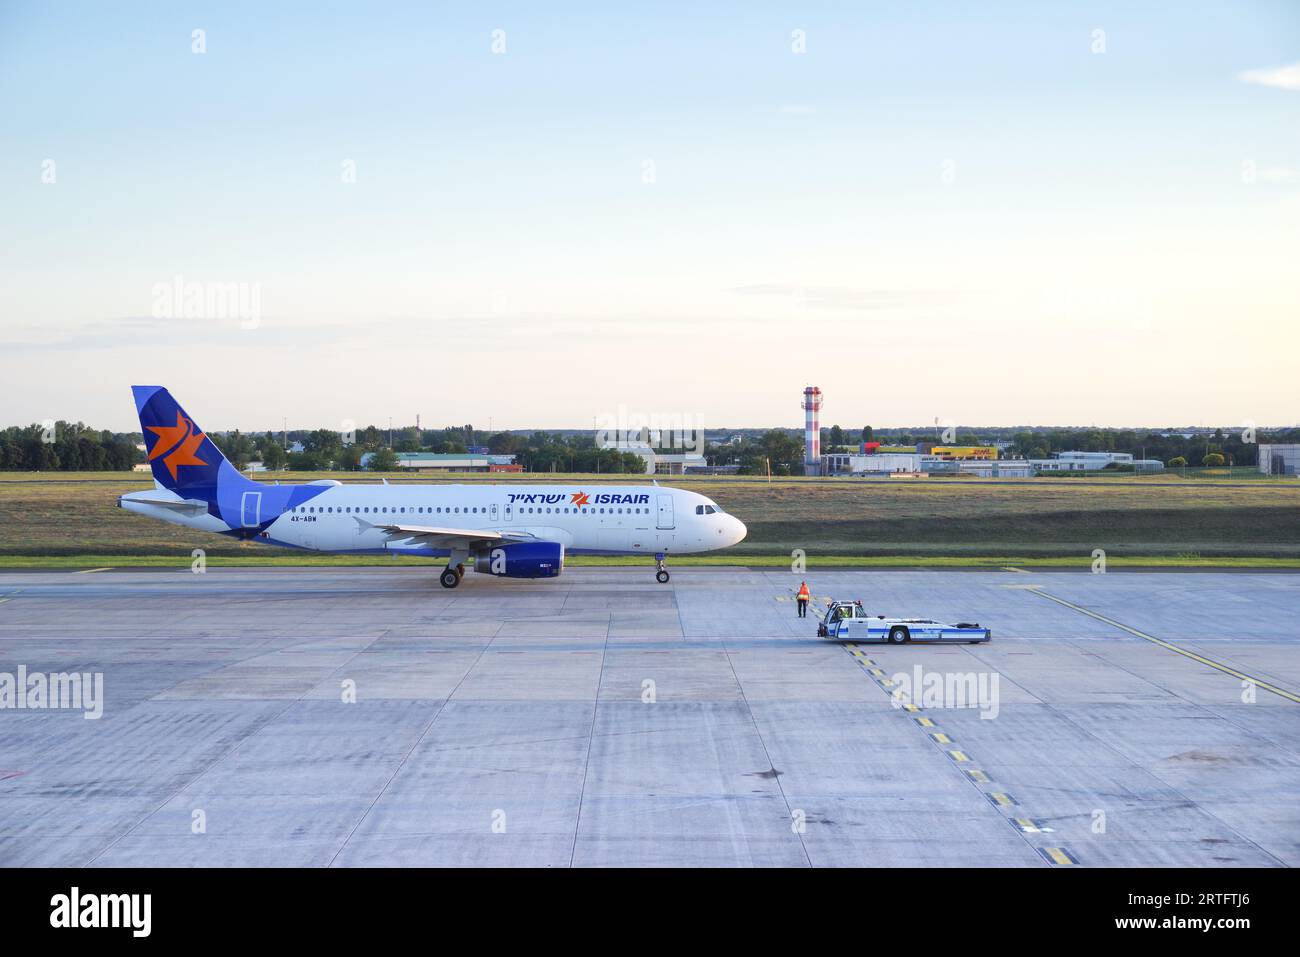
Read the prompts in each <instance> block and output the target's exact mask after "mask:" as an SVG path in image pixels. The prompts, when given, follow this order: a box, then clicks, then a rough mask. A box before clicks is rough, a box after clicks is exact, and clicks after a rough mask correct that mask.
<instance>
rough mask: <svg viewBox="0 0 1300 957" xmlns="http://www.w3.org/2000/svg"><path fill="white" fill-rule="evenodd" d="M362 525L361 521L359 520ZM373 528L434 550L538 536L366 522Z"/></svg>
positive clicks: (518, 540) (530, 538) (529, 539)
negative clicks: (409, 539) (417, 540)
mask: <svg viewBox="0 0 1300 957" xmlns="http://www.w3.org/2000/svg"><path fill="white" fill-rule="evenodd" d="M357 521H358V522H359V523H360V522H362V520H361V519H357ZM364 524H366V525H367V526H369V527H371V528H378V529H382V530H383V531H385V532H387V533H388V534H389V535H390V536H392V537H393V538H418V539H420V540H421V541H422V542H424V543H425V544H426V545H430V546H433V547H434V548H456V547H458V546H459V547H461V548H466V547H468V548H473V547H476V546H481V545H491V544H493V543H496V542H527V541H535V540H536V536H534V535H529V534H528V533H526V532H489V531H486V530H485V529H481V528H437V527H433V526H429V525H400V524H398V525H386V524H375V523H371V522H365V523H364Z"/></svg>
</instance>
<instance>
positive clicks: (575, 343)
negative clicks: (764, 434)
mask: <svg viewBox="0 0 1300 957" xmlns="http://www.w3.org/2000/svg"><path fill="white" fill-rule="evenodd" d="M268 6H269V5H263V4H260V3H220V4H218V3H210V4H209V3H174V2H169V3H147V2H132V3H94V4H90V3H86V4H75V3H58V2H52V3H25V2H12V0H0V354H2V355H3V360H2V362H3V374H2V375H0V425H8V424H18V423H24V422H33V421H43V420H46V419H66V420H71V421H77V420H80V421H84V422H86V423H87V424H89V425H93V426H95V427H99V428H112V429H121V430H129V429H130V430H133V429H135V428H137V424H136V422H135V418H134V409H133V406H132V405H131V401H130V392H129V388H128V387H129V386H130V385H132V384H159V385H166V386H168V387H169V388H170V389H171V390H172V392H173V393H174V394H175V396H176V397H177V399H178V400H179V401H180V402H181V403H182V404H183V405H184V406H185V407H186V408H187V410H188V411H189V412H190V413H191V414H193V415H194V416H195V418H196V419H197V420H198V421H199V422H200V423H201V424H203V425H204V427H206V428H209V429H214V430H223V429H229V428H243V429H264V428H269V427H279V426H280V424H281V423H282V422H283V421H285V420H287V421H288V423H289V427H290V428H313V427H327V428H332V427H340V426H341V424H342V423H347V422H354V423H360V424H363V425H364V424H366V423H375V424H379V425H386V424H387V422H388V420H389V419H390V417H391V418H392V419H393V420H394V421H395V422H396V423H397V424H403V423H409V422H413V421H414V419H415V416H416V415H417V414H419V415H420V417H421V422H422V424H423V425H424V426H425V427H438V426H442V425H450V424H457V425H461V424H465V423H471V424H473V425H474V426H475V427H477V428H487V427H489V426H490V427H492V428H496V429H502V428H583V427H586V426H587V424H588V423H594V422H595V421H596V420H597V419H598V418H600V417H604V418H605V419H608V417H610V416H613V415H616V414H618V413H619V412H620V410H622V411H624V412H625V413H627V414H629V415H633V416H636V415H641V416H659V417H660V418H661V419H663V418H670V417H673V416H677V417H681V418H682V419H683V420H685V421H689V422H699V423H703V424H704V425H706V426H708V427H710V428H715V427H754V426H777V425H780V426H789V427H798V426H801V425H802V416H803V413H802V412H801V410H800V408H799V401H800V397H801V392H802V390H803V388H804V386H805V385H817V386H819V387H820V388H821V389H822V391H823V392H824V394H825V405H824V408H823V424H824V425H830V424H832V423H838V424H841V425H844V426H845V427H851V428H860V427H861V426H862V425H865V424H871V425H873V426H876V427H887V426H897V425H907V426H913V425H918V424H927V423H932V422H943V423H954V424H960V425H1098V426H1108V425H1113V426H1152V427H1158V426H1162V425H1202V424H1203V425H1227V426H1237V425H1242V424H1244V423H1247V422H1250V423H1256V424H1259V425H1262V426H1267V425H1284V424H1293V423H1296V422H1297V421H1300V387H1298V383H1297V378H1296V367H1297V364H1296V358H1297V356H1298V355H1300V4H1297V3H1295V2H1294V0H1282V2H1237V3H1232V2H1219V3H1207V2H1196V0H1180V2H1168V3H1165V2H1150V3H1141V4H1134V3H1130V2H1115V3H1099V2H1061V3H1052V4H1043V3H1041V2H1025V3H1010V2H1003V3H998V2H992V3H981V4H970V3H963V2H951V3H949V2H924V0H917V2H896V3H889V2H873V3H870V4H862V3H849V2H844V3H815V2H814V3H809V2H800V3H769V2H756V3H743V4H742V3H735V4H713V3H680V4H673V3H658V4H649V3H646V4H638V3H622V2H620V3H618V4H578V3H547V4H539V3H518V4H512V3H429V2H425V3H409V4H408V3H386V4H376V5H373V6H372V5H370V4H360V3H355V2H346V3H321V2H314V3H310V4H277V5H275V9H267V7H268ZM196 31H200V32H197V33H196Z"/></svg>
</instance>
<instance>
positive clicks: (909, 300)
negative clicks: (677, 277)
mask: <svg viewBox="0 0 1300 957" xmlns="http://www.w3.org/2000/svg"><path fill="white" fill-rule="evenodd" d="M730 291H731V292H733V293H736V294H738V295H741V296H777V297H781V298H785V299H790V300H792V301H794V302H797V303H799V304H801V305H805V306H809V307H812V308H819V309H855V310H857V309H899V308H904V307H909V306H935V305H945V304H948V303H951V302H953V301H954V300H956V299H958V298H959V297H960V294H958V293H955V292H953V291H952V290H948V289H866V288H861V287H856V286H796V285H790V284H785V283H761V284H758V285H753V286H734V287H732V289H731V290H730Z"/></svg>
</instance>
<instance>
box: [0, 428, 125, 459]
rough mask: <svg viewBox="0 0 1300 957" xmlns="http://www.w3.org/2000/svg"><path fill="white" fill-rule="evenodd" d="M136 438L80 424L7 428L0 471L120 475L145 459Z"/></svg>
mask: <svg viewBox="0 0 1300 957" xmlns="http://www.w3.org/2000/svg"><path fill="white" fill-rule="evenodd" d="M137 441H139V440H138V439H133V438H132V437H131V436H130V435H124V434H122V433H120V432H109V431H107V430H103V431H101V430H97V429H91V428H87V427H86V425H85V424H84V423H82V422H75V423H73V422H64V421H62V420H60V421H58V422H55V423H54V425H53V427H51V428H47V427H45V426H42V425H28V426H10V427H9V428H7V429H4V430H3V431H2V432H0V469H4V470H7V471H26V472H38V471H39V472H92V471H93V472H120V471H125V470H129V469H130V468H131V467H132V466H133V465H135V463H136V462H138V461H142V460H143V459H144V456H143V455H142V454H141V453H140V452H139V450H138V449H136V447H135V446H136V442H137Z"/></svg>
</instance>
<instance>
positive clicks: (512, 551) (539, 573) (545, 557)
mask: <svg viewBox="0 0 1300 957" xmlns="http://www.w3.org/2000/svg"><path fill="white" fill-rule="evenodd" d="M474 570H475V571H480V572H487V573H488V574H490V575H496V576H497V577H499V578H554V577H555V576H556V575H558V574H560V572H561V571H563V570H564V546H563V545H561V544H560V543H559V542H510V543H508V544H505V545H497V546H495V547H493V548H490V549H488V550H487V551H484V552H480V553H479V554H478V555H477V556H476V557H475V559H474Z"/></svg>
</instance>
